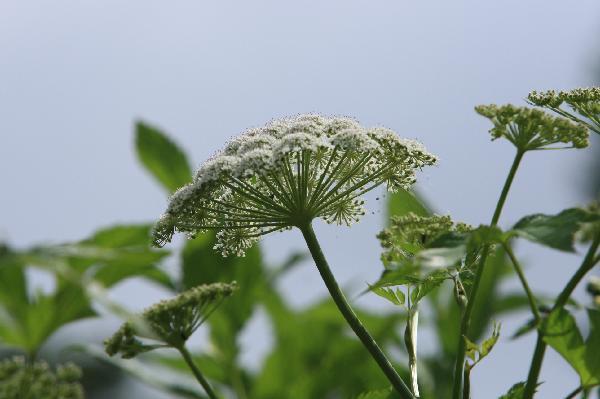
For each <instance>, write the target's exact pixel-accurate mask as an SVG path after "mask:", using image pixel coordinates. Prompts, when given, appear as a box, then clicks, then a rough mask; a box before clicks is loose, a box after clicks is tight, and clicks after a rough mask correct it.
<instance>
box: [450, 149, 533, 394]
mask: <svg viewBox="0 0 600 399" xmlns="http://www.w3.org/2000/svg"><path fill="white" fill-rule="evenodd" d="M524 154H525V152H524V151H521V150H517V153H516V155H515V159H514V160H513V163H512V166H511V168H510V171H509V172H508V176H507V177H506V181H505V182H504V187H503V188H502V192H501V193H500V198H499V199H498V203H497V204H496V210H495V211H494V216H492V222H491V225H492V226H495V225H496V224H498V220H499V219H500V214H501V213H502V208H503V207H504V203H505V202H506V197H507V196H508V191H509V190H510V186H511V185H512V182H513V180H514V178H515V174H516V173H517V169H518V168H519V164H520V163H521V160H522V159H523V155H524ZM489 252H490V247H489V246H488V245H486V246H484V247H483V250H482V253H481V258H480V260H479V264H478V265H477V271H476V272H475V279H474V280H473V286H472V288H471V291H470V293H469V297H468V302H467V307H466V309H465V312H464V314H463V317H462V320H461V323H460V334H459V337H458V345H457V348H458V349H457V353H456V363H455V365H454V388H453V390H452V398H453V399H461V397H462V383H463V370H464V367H465V353H466V350H467V347H466V342H465V338H464V337H466V336H467V333H468V331H469V326H470V324H471V313H472V312H473V308H474V307H475V300H476V299H477V291H478V290H479V284H480V282H481V276H482V275H483V268H484V266H485V261H486V260H487V257H488V255H489Z"/></svg>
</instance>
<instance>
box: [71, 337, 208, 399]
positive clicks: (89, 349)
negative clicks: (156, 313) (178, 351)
mask: <svg viewBox="0 0 600 399" xmlns="http://www.w3.org/2000/svg"><path fill="white" fill-rule="evenodd" d="M73 349H75V350H78V351H81V352H83V353H86V354H88V355H90V356H92V357H94V358H95V359H98V360H100V361H102V362H104V363H107V364H110V365H112V366H114V367H116V368H118V369H119V370H122V371H124V372H125V373H127V374H129V375H130V376H132V377H134V378H136V379H138V380H140V381H142V382H144V383H145V384H148V385H149V386H151V387H154V388H156V389H157V390H159V391H162V392H166V393H168V394H170V395H173V397H180V398H188V399H205V398H206V396H204V395H202V394H200V393H199V392H198V391H199V389H198V384H197V383H196V382H195V381H194V380H193V379H192V378H191V376H187V375H186V374H184V373H181V375H177V374H173V373H172V371H173V370H171V369H170V368H167V367H164V366H162V367H161V364H160V362H158V361H156V362H152V361H144V362H142V361H140V360H138V359H127V360H123V359H121V358H118V357H107V356H106V353H105V352H104V350H102V349H101V348H99V347H97V346H95V345H86V346H77V347H74V348H73ZM182 362H183V361H182ZM186 371H187V370H186ZM166 373H169V374H167V375H165V374H166ZM167 376H168V378H167Z"/></svg>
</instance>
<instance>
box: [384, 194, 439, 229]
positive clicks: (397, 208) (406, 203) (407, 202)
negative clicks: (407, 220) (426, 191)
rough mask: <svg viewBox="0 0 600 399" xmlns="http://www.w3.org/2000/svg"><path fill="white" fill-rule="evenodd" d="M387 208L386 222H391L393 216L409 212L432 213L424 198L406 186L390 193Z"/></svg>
mask: <svg viewBox="0 0 600 399" xmlns="http://www.w3.org/2000/svg"><path fill="white" fill-rule="evenodd" d="M386 210H387V212H386V218H385V222H386V223H389V221H390V220H391V219H392V217H393V216H404V215H407V214H409V213H414V214H415V215H418V216H429V215H431V213H432V212H431V210H430V208H429V206H427V204H426V203H425V201H424V200H423V198H421V197H420V196H419V195H418V194H416V193H414V192H411V191H409V190H406V189H404V188H399V189H398V190H397V191H395V192H393V193H389V194H388V200H387V205H386Z"/></svg>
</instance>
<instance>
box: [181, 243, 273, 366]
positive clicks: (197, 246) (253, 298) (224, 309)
mask: <svg viewBox="0 0 600 399" xmlns="http://www.w3.org/2000/svg"><path fill="white" fill-rule="evenodd" d="M214 244H215V237H214V234H213V233H207V234H203V235H200V236H198V237H197V238H195V239H194V240H188V241H187V242H186V245H185V247H184V249H183V252H182V267H183V270H182V272H183V275H182V282H181V286H182V287H184V288H185V289H187V288H191V287H194V286H196V285H199V284H207V283H214V282H226V283H227V282H231V281H237V283H238V284H239V286H240V287H241V289H240V290H239V291H238V292H237V293H236V295H233V296H232V297H231V298H230V299H229V300H228V301H227V302H226V303H224V304H223V305H222V306H221V307H220V309H219V311H218V312H215V313H214V314H213V315H212V316H211V318H210V319H209V320H208V324H209V325H210V328H211V338H212V340H213V344H214V345H216V346H217V348H219V353H220V354H221V355H223V357H225V358H227V360H228V361H233V360H234V359H235V357H236V356H237V351H238V345H237V336H238V334H239V333H240V332H241V331H242V329H243V328H244V326H245V325H246V322H247V321H248V320H249V319H250V317H251V316H252V313H253V312H254V310H255V307H256V306H257V304H258V303H259V301H260V299H261V297H262V295H263V291H264V289H265V284H267V273H266V271H265V266H264V264H263V261H262V255H261V252H260V249H259V247H258V246H254V247H252V248H250V249H249V250H248V251H247V252H246V256H244V257H223V256H221V254H220V253H219V252H218V251H215V250H214V249H213V246H214Z"/></svg>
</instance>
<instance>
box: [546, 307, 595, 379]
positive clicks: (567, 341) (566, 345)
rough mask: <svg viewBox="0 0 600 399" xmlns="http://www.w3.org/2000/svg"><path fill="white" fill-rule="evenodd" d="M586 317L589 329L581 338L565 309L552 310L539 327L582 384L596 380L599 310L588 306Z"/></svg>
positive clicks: (571, 317)
mask: <svg viewBox="0 0 600 399" xmlns="http://www.w3.org/2000/svg"><path fill="white" fill-rule="evenodd" d="M588 317H589V319H590V327H591V331H590V334H589V336H588V338H587V340H586V341H585V342H584V340H583V337H582V335H581V332H580V331H579V328H578V327H577V324H576V323H575V318H574V317H573V316H572V315H571V314H570V313H569V312H568V311H567V310H566V309H556V310H554V311H552V312H551V313H550V315H549V316H548V317H547V318H546V320H545V321H544V323H543V324H542V327H541V332H542V334H543V336H544V341H545V342H546V343H547V344H548V345H549V346H551V347H552V348H553V349H554V350H555V351H557V352H558V353H559V354H560V355H561V356H562V357H563V358H564V359H565V360H566V361H567V362H568V363H569V364H570V365H571V367H573V369H574V370H575V371H576V372H577V374H578V375H579V378H580V379H581V385H582V386H583V387H591V386H594V385H598V384H600V359H599V356H598V345H600V311H598V310H592V309H589V310H588Z"/></svg>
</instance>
